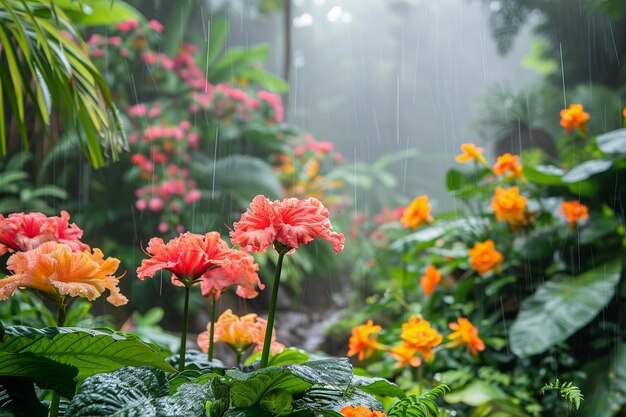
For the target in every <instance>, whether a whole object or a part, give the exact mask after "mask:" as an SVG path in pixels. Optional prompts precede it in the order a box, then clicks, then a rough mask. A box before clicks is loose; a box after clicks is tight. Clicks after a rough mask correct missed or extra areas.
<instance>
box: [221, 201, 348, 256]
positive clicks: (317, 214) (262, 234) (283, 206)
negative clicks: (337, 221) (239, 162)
mask: <svg viewBox="0 0 626 417" xmlns="http://www.w3.org/2000/svg"><path fill="white" fill-rule="evenodd" d="M328 216H329V213H328V209H327V208H326V207H324V205H323V204H322V203H321V202H320V201H319V200H318V199H316V198H313V197H310V198H307V199H304V200H301V199H297V198H285V199H284V200H282V201H279V200H276V201H270V200H269V199H268V198H266V197H264V196H262V195H258V196H256V197H254V199H253V200H252V203H251V204H250V208H249V209H248V210H247V211H246V212H245V213H243V214H242V215H241V219H240V220H239V221H238V222H236V223H235V224H234V229H233V230H232V231H231V233H230V237H231V241H232V243H233V244H234V245H238V246H239V247H241V248H243V249H245V250H247V251H251V252H265V251H266V250H267V248H269V246H270V245H272V244H274V247H275V248H276V250H277V251H279V252H280V248H277V246H276V244H277V243H278V244H280V245H282V246H283V247H286V248H289V249H290V250H289V253H293V251H294V250H295V249H296V248H298V247H299V246H300V245H305V244H307V243H309V242H311V241H313V240H314V239H316V238H318V237H319V238H322V239H325V240H327V241H329V242H330V243H331V244H332V246H333V249H334V250H335V252H336V253H339V252H341V251H342V250H343V244H344V236H343V235H342V234H341V233H336V232H333V231H332V230H331V229H332V225H331V223H330V219H329V218H328Z"/></svg>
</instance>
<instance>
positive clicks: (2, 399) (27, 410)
mask: <svg viewBox="0 0 626 417" xmlns="http://www.w3.org/2000/svg"><path fill="white" fill-rule="evenodd" d="M4 411H6V412H11V413H12V414H11V415H15V416H16V417H27V416H28V417H47V416H48V407H46V406H44V405H43V404H41V402H39V398H37V394H36V393H35V386H34V385H33V381H32V380H31V379H29V378H13V377H0V415H2V412H4Z"/></svg>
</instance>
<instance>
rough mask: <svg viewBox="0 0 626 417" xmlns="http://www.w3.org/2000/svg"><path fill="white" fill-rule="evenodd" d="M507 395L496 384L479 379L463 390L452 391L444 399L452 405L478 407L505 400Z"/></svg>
mask: <svg viewBox="0 0 626 417" xmlns="http://www.w3.org/2000/svg"><path fill="white" fill-rule="evenodd" d="M506 398H507V396H506V394H505V393H504V392H503V391H502V390H501V389H500V388H498V387H497V386H496V385H494V384H490V383H488V382H486V381H483V380H480V379H477V380H474V381H473V382H470V383H469V384H468V385H466V386H464V387H463V388H461V389H459V390H456V391H452V392H450V393H449V394H447V395H446V396H445V397H444V399H445V400H446V402H448V403H450V404H456V403H463V404H467V405H471V406H472V407H477V406H479V405H481V404H483V403H485V402H488V401H492V400H504V399H506Z"/></svg>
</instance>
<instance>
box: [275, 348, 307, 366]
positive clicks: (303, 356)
mask: <svg viewBox="0 0 626 417" xmlns="http://www.w3.org/2000/svg"><path fill="white" fill-rule="evenodd" d="M309 359H310V357H309V355H308V353H306V352H305V351H303V350H301V349H297V348H287V349H285V350H283V351H282V352H280V353H279V354H278V355H274V356H272V357H271V358H270V359H269V361H268V365H269V366H281V365H294V364H301V363H304V362H306V361H308V360H309Z"/></svg>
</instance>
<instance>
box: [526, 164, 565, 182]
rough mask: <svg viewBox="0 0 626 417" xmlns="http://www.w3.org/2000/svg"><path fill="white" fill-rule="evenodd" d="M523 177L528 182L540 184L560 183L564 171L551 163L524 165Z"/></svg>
mask: <svg viewBox="0 0 626 417" xmlns="http://www.w3.org/2000/svg"><path fill="white" fill-rule="evenodd" d="M523 173H524V177H526V179H527V180H529V181H530V182H533V183H535V184H541V185H561V184H563V179H562V177H563V175H564V174H565V171H563V170H562V169H561V168H557V167H555V166H552V165H535V166H532V165H525V166H524V171H523Z"/></svg>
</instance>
